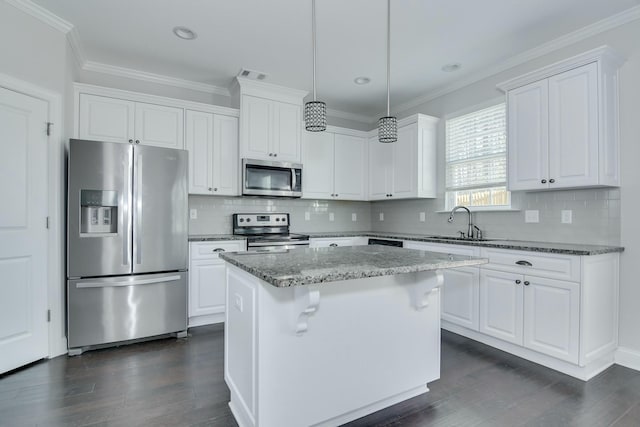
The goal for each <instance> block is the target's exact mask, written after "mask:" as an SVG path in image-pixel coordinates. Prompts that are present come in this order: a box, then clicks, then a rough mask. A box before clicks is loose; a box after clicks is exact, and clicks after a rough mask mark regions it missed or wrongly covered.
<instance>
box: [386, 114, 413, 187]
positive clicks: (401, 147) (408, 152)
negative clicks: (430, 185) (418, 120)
mask: <svg viewBox="0 0 640 427" xmlns="http://www.w3.org/2000/svg"><path fill="white" fill-rule="evenodd" d="M391 145H392V146H393V191H392V192H391V194H393V196H392V198H393V199H399V198H407V197H415V196H416V195H417V189H418V187H417V182H416V179H417V177H418V172H417V171H416V165H417V164H418V160H417V158H416V157H417V149H416V148H417V145H418V125H417V124H415V123H414V124H411V125H408V126H404V127H401V128H400V129H398V141H396V142H395V143H392V144H391Z"/></svg>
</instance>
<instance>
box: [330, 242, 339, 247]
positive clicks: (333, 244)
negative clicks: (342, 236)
mask: <svg viewBox="0 0 640 427" xmlns="http://www.w3.org/2000/svg"><path fill="white" fill-rule="evenodd" d="M329 246H330V247H332V248H335V247H336V246H338V244H337V243H331V244H330V245H329Z"/></svg>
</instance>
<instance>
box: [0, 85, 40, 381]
mask: <svg viewBox="0 0 640 427" xmlns="http://www.w3.org/2000/svg"><path fill="white" fill-rule="evenodd" d="M47 119H48V104H47V103H46V102H44V101H42V100H39V99H36V98H32V97H29V96H26V95H23V94H20V93H17V92H13V91H10V90H6V89H2V88H0V152H2V156H0V194H2V199H3V203H2V204H1V207H0V277H2V283H1V285H2V286H0V355H1V356H0V373H3V372H6V371H9V370H12V369H15V368H17V367H19V366H22V365H25V364H27V363H30V362H33V361H35V360H39V359H42V358H44V357H46V356H47V345H48V334H47V313H46V311H47V275H46V271H47V249H46V248H47V230H46V216H47V176H46V171H47V135H46V123H47Z"/></svg>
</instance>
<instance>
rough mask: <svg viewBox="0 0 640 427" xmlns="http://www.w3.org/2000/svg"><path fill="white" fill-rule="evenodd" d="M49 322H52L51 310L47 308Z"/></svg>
mask: <svg viewBox="0 0 640 427" xmlns="http://www.w3.org/2000/svg"><path fill="white" fill-rule="evenodd" d="M47 322H51V310H47Z"/></svg>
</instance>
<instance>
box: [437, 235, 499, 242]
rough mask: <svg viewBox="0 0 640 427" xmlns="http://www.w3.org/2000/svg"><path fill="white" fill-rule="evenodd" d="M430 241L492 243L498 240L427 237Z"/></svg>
mask: <svg viewBox="0 0 640 427" xmlns="http://www.w3.org/2000/svg"><path fill="white" fill-rule="evenodd" d="M427 237H428V238H429V239H434V240H456V241H461V242H490V241H493V240H496V239H470V238H468V237H456V236H427Z"/></svg>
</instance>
